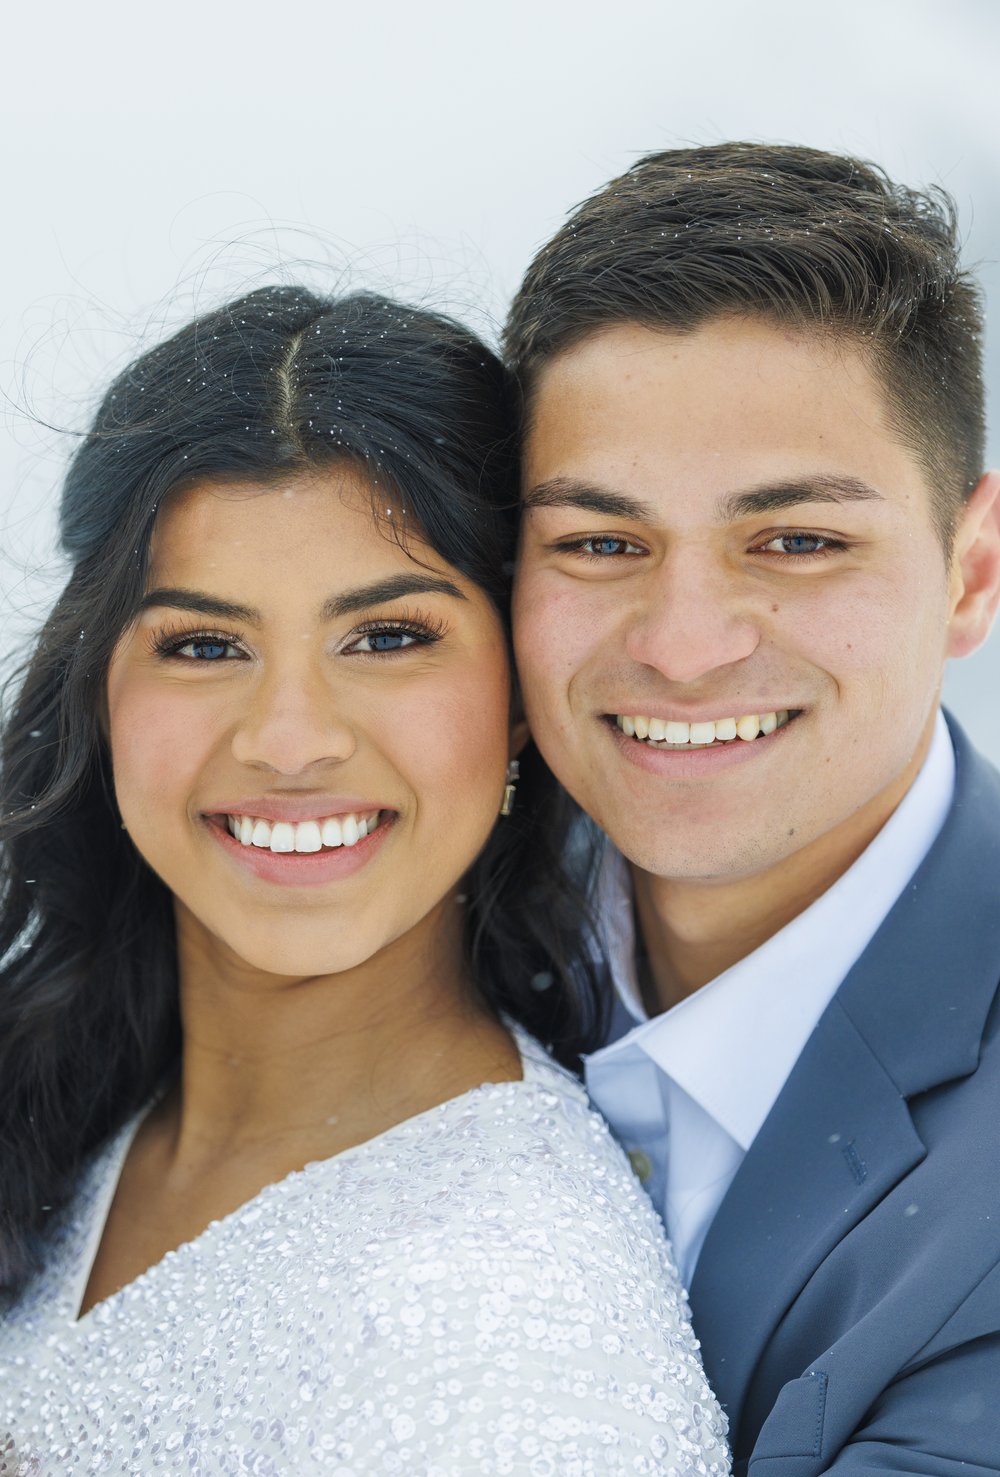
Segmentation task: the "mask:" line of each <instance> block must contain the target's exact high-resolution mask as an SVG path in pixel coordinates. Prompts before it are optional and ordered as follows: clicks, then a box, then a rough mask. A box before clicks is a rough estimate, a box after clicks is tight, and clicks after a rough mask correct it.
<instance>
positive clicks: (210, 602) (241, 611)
mask: <svg viewBox="0 0 1000 1477" xmlns="http://www.w3.org/2000/svg"><path fill="white" fill-rule="evenodd" d="M156 606H160V607H164V606H165V607H166V608H167V609H168V610H191V611H194V612H195V613H196V614H197V615H214V616H217V617H218V618H219V620H223V621H242V622H243V623H244V624H245V625H248V626H259V625H260V622H261V614H260V611H259V610H253V609H252V608H251V607H250V606H249V605H234V604H233V602H232V601H231V600H219V599H218V598H217V597H216V596H215V595H203V594H202V593H201V591H200V590H182V589H179V588H174V587H167V588H163V589H159V590H150V591H149V593H148V594H147V595H143V597H142V600H141V601H140V602H139V609H140V611H143V610H151V609H153V608H154V607H156Z"/></svg>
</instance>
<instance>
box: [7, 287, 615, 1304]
mask: <svg viewBox="0 0 1000 1477" xmlns="http://www.w3.org/2000/svg"><path fill="white" fill-rule="evenodd" d="M345 464H347V465H350V466H351V467H353V468H355V469H356V470H358V471H359V472H360V473H361V474H362V476H363V477H364V478H365V479H366V480H367V481H368V483H369V484H370V485H371V486H372V487H373V488H375V489H377V494H376V495H375V496H374V497H373V516H375V517H377V518H378V520H379V522H380V525H381V526H382V527H383V528H384V529H385V530H386V536H387V537H396V538H399V539H402V540H403V541H404V542H405V540H406V538H407V537H408V535H409V534H411V533H412V534H415V535H419V537H420V539H422V540H424V541H425V542H426V544H428V545H430V547H431V548H433V549H434V550H435V551H436V552H437V553H438V554H439V555H440V556H441V557H442V558H443V559H444V560H445V561H446V562H447V563H448V564H450V565H451V566H452V567H454V568H455V569H457V570H459V571H460V572H461V573H462V574H463V575H465V576H466V577H467V578H468V579H469V580H470V581H472V582H473V583H475V584H476V585H477V586H478V587H479V588H480V589H482V590H483V591H484V592H485V593H486V594H487V596H488V597H489V598H490V600H491V601H492V602H493V604H494V606H495V608H496V609H497V611H498V612H499V613H500V616H501V619H502V621H503V624H504V627H505V629H507V628H508V625H509V612H508V602H509V584H510V570H511V560H512V559H513V554H514V548H515V541H516V531H517V490H516V445H515V436H514V403H513V393H512V389H511V383H510V380H509V377H508V375H507V373H506V371H505V370H504V368H503V366H502V364H501V363H500V361H499V360H498V359H497V358H496V356H495V355H494V354H492V353H490V351H489V350H488V349H486V348H485V346H484V345H483V344H482V343H481V342H480V341H479V340H478V339H477V338H476V337H475V336H474V335H472V334H470V333H468V332H467V331H466V330H465V329H463V328H461V327H460V326H459V325H458V324H456V323H453V322H452V321H451V320H449V319H447V318H444V317H441V316H439V315H437V314H434V313H429V312H424V311H419V310H416V309H412V308H408V307H404V306H402V305H400V304H398V303H394V302H392V301H390V300H388V299H386V298H382V297H379V296H376V295H372V294H354V295H351V296H348V297H344V298H341V299H332V300H331V299H325V298H321V297H318V296H316V295H314V294H312V293H309V292H306V291H304V290H302V289H299V288H264V289H261V290H259V291H257V292H254V293H251V294H250V295H249V296H247V297H244V298H242V299H240V300H238V301H236V302H233V303H230V304H228V305H227V306H225V307H223V308H221V309H219V310H218V311H217V312H214V313H210V314H208V315H206V316H205V317H203V318H200V319H198V320H196V321H195V322H193V323H191V324H189V325H188V326H187V327H186V328H184V329H182V330H181V331H180V332H179V333H178V334H176V335H174V337H172V338H171V339H169V340H167V341H166V342H164V343H162V344H160V345H158V346H157V347H155V348H153V349H152V350H150V351H149V352H148V353H146V354H144V355H143V356H142V357H141V358H139V359H138V360H136V362H135V363H134V364H132V365H131V366H130V367H129V368H128V369H126V370H125V371H124V373H123V374H122V375H120V376H119V377H118V379H117V380H116V381H115V383H114V384H113V385H112V386H111V388H110V390H109V391H108V393H107V395H106V396H105V398H104V400H103V402H102V404H101V405H100V408H99V409H98V411H97V415H96V417H95V420H94V424H93V426H92V428H91V430H90V432H89V433H88V435H87V436H86V437H85V438H84V440H83V441H82V442H81V444H80V446H79V448H78V450H77V452H76V454H75V456H74V458H73V460H72V463H71V465H70V467H69V471H68V473H67V476H66V479H65V483H64V488H63V495H62V503H61V525H60V526H61V534H62V542H63V547H64V549H65V551H66V553H67V554H68V556H69V558H70V560H71V562H72V573H71V576H70V580H69V583H68V585H67V587H66V589H65V590H64V592H63V594H62V596H61V597H60V599H59V600H58V602H57V603H56V605H55V608H54V609H53V611H52V614H51V616H50V617H49V619H48V621H47V623H46V625H45V627H44V629H43V631H42V632H41V634H40V636H39V639H38V641H37V643H36V645H35V649H34V652H33V654H32V656H31V658H30V660H29V662H28V664H27V667H26V670H25V672H24V674H23V677H22V678H21V679H20V685H19V690H18V691H17V692H16V694H15V697H14V700H13V703H12V706H11V709H10V713H9V717H8V720H7V723H6V726H5V731H4V736H3V746H2V752H0V1288H2V1287H7V1288H8V1289H11V1290H15V1289H17V1288H18V1287H20V1286H21V1285H23V1283H24V1280H25V1278H26V1277H27V1276H28V1275H29V1273H30V1271H31V1270H32V1268H33V1266H34V1265H35V1264H36V1262H37V1260H38V1256H39V1249H40V1246H41V1244H42V1241H43V1238H44V1234H45V1230H46V1226H47V1225H48V1224H49V1223H50V1218H51V1215H52V1213H53V1211H54V1210H56V1209H58V1207H59V1206H60V1205H61V1204H62V1203H63V1202H65V1201H66V1199H67V1198H68V1196H69V1195H70V1194H71V1193H72V1191H73V1189H74V1187H75V1185H76V1183H77V1180H78V1177H79V1173H80V1170H81V1167H82V1166H83V1164H84V1163H85V1161H86V1159H87V1158H88V1156H89V1155H90V1154H91V1153H92V1152H93V1151H94V1150H95V1149H96V1148H97V1146H98V1145H100V1144H101V1143H102V1142H103V1141H104V1140H105V1139H106V1138H107V1137H108V1135H109V1134H111V1133H113V1132H114V1131H115V1130H116V1129H117V1128H118V1127H119V1126H120V1125H121V1124H122V1123H124V1122H125V1121H126V1119H127V1118H128V1117H129V1116H130V1115H131V1114H133V1113H134V1112H136V1111H137V1110H138V1108H139V1107H140V1106H141V1105H142V1104H143V1103H144V1102H146V1101H148V1099H149V1097H150V1095H151V1093H152V1092H153V1091H154V1089H155V1088H156V1086H157V1084H158V1083H159V1082H161V1081H162V1080H163V1079H164V1077H165V1076H166V1075H167V1074H169V1073H170V1072H171V1071H173V1070H174V1069H175V1068H176V1065H177V1062H178V1058H179V1052H180V1046H181V1032H180V1020H179V1002H178V979H177V955H176V940H175V922H174V911H173V900H172V897H171V894H170V892H169V890H168V889H167V887H166V886H165V884H164V883H163V882H162V881H161V880H160V878H159V877H158V876H156V874H155V873H154V872H153V871H152V870H151V868H150V867H149V866H148V865H147V864H146V862H145V861H144V860H143V858H142V857H141V856H140V855H139V853H138V851H137V850H136V848H135V846H134V845H133V843H132V841H131V839H130V838H129V836H128V835H127V833H126V832H125V831H124V830H123V828H122V825H121V822H120V818H119V815H118V810H117V806H116V804H115V800H114V795H113V783H112V774H111V763H110V756H109V753H108V750H107V745H106V743H105V739H104V736H103V733H102V731H101V723H100V714H101V712H102V706H103V702H104V692H105V686H106V678H107V672H108V667H109V664H110V661H111V657H112V654H113V652H114V649H115V647H116V645H117V643H118V641H119V640H120V638H121V636H122V635H123V633H124V632H125V631H126V630H127V629H128V628H129V626H130V625H131V624H132V622H133V621H134V620H135V618H136V615H137V614H138V611H139V607H140V602H141V599H142V596H143V594H144V592H145V587H146V580H147V567H148V561H149V550H150V540H151V538H152V535H153V530H154V527H155V524H156V518H157V513H158V510H159V509H160V507H161V506H162V505H163V503H164V501H165V500H166V499H168V498H170V497H171V496H172V494H174V493H175V492H177V491H178V490H180V489H182V488H184V487H186V486H189V485H191V484H192V483H194V482H198V481H205V480H211V479H213V478H226V479H227V480H229V481H234V480H237V481H238V480H239V479H241V478H242V479H245V480H246V481H247V482H248V483H253V484H255V485H260V484H262V483H263V484H266V483H267V482H268V481H273V480H276V479H286V478H287V477H288V476H289V475H290V474H292V475H294V474H296V473H302V472H314V471H316V470H317V469H322V468H324V467H330V466H337V465H341V466H342V465H345ZM383 489H385V491H386V492H387V493H388V494H390V495H391V498H392V505H393V517H392V519H391V520H389V519H387V518H385V517H384V508H382V506H381V493H382V490H383ZM376 504H378V506H376ZM572 814H573V812H572V807H571V804H570V802H569V801H568V799H567V798H566V797H565V796H564V794H563V792H562V791H561V790H560V788H559V787H558V786H557V785H556V783H555V781H554V779H553V778H552V776H551V774H550V773H549V772H548V770H547V769H546V767H545V766H544V764H543V763H542V761H541V759H540V757H539V756H538V755H537V753H535V752H533V751H532V750H530V749H529V752H528V753H527V754H526V755H524V756H522V767H521V781H520V783H519V786H518V805H517V810H516V812H515V816H514V817H512V818H511V821H508V822H502V823H499V824H498V825H497V826H496V827H495V828H494V830H493V832H492V834H491V836H490V838H489V840H488V841H487V844H486V847H485V848H484V850H483V852H482V854H481V855H480V856H479V857H478V858H477V859H476V860H475V862H474V863H473V865H472V867H471V869H470V872H469V874H468V877H467V879H466V883H465V886H464V891H465V893H466V895H467V903H466V909H465V913H466V933H465V944H466V951H467V956H468V963H469V971H470V976H471V978H472V979H473V980H474V981H475V983H476V986H477V988H478V989H479V991H480V993H481V995H482V997H483V999H484V1000H485V1001H486V1002H487V1004H488V1005H489V1006H490V1007H491V1008H492V1009H493V1010H494V1011H495V1012H496V1013H497V1014H501V1013H506V1014H508V1015H510V1016H512V1017H514V1018H515V1019H517V1020H519V1021H521V1022H522V1023H523V1024H524V1025H525V1026H526V1027H527V1028H528V1030H530V1031H532V1032H533V1033H534V1034H535V1035H537V1036H539V1037H540V1038H541V1039H542V1040H544V1041H546V1042H548V1043H549V1044H550V1045H551V1047H552V1049H553V1050H554V1052H555V1053H556V1055H557V1056H558V1057H559V1058H560V1059H561V1060H563V1061H564V1062H566V1063H567V1064H577V1063H578V1059H579V1053H580V1052H581V1051H582V1050H584V1049H586V1048H587V1047H588V1046H589V1045H590V1044H591V1043H592V1042H593V1041H594V1040H596V1037H597V1034H598V1033H599V1031H600V1028H601V1016H602V1011H603V1006H602V1003H601V1001H602V993H601V991H600V989H599V981H598V977H597V970H596V965H595V963H594V961H593V959H592V957H591V955H590V953H589V950H588V948H587V947H586V942H585V939H584V934H583V928H584V920H585V918H586V903H585V900H584V896H583V894H582V892H581V891H580V890H578V889H577V888H576V887H575V886H574V884H573V883H572V882H571V880H570V878H569V877H568V875H567V874H566V872H565V871H564V870H563V861H562V855H561V848H562V838H563V836H564V834H565V831H566V827H567V826H568V825H569V824H570V820H571V817H572ZM543 987H544V988H543Z"/></svg>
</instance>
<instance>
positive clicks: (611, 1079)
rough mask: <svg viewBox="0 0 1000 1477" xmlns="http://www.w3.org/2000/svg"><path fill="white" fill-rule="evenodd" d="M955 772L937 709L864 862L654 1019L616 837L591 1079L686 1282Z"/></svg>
mask: <svg viewBox="0 0 1000 1477" xmlns="http://www.w3.org/2000/svg"><path fill="white" fill-rule="evenodd" d="M954 784H955V755H954V750H953V748H952V744H951V739H950V737H949V735H948V729H947V725H946V724H945V721H944V718H943V716H942V715H941V714H940V713H939V714H938V718H937V723H936V726H935V730H934V736H933V740H932V743H931V747H930V750H929V752H928V755H927V758H926V760H925V761H924V764H923V766H922V768H921V770H920V773H919V774H918V775H917V778H916V779H915V781H914V782H913V784H912V785H911V787H910V789H909V790H908V791H907V793H906V795H905V796H904V797H903V800H902V801H901V802H900V804H899V805H898V806H897V808H896V810H895V811H894V812H893V814H892V815H891V816H890V818H889V820H888V821H887V822H886V824H885V825H884V826H883V827H882V829H881V831H879V833H878V835H877V836H876V837H875V838H874V840H873V841H872V842H871V844H870V845H869V846H868V847H867V849H866V850H865V851H864V852H863V853H862V854H861V856H860V857H859V858H858V860H857V861H856V862H855V863H854V864H853V866H851V867H850V868H849V869H848V870H847V871H846V872H845V873H844V874H843V876H841V877H839V878H838V879H837V881H836V882H835V883H834V884H833V886H832V887H830V888H829V889H828V890H827V891H826V892H825V893H823V895H822V896H821V897H819V898H817V900H816V901H815V902H814V903H813V904H812V905H811V906H810V907H808V908H807V909H806V910H805V911H804V912H802V913H800V914H799V915H798V917H796V918H793V919H792V921H791V923H789V924H787V925H786V927H785V928H783V929H781V931H780V932H779V933H776V934H774V935H773V937H771V938H770V939H768V940H767V941H766V942H765V943H764V944H762V945H761V946H760V948H759V949H756V950H754V952H753V953H752V954H749V955H747V957H746V958H745V959H741V960H740V961H739V962H738V963H737V964H734V965H733V966H732V968H731V969H727V970H726V971H725V972H724V973H723V974H721V975H719V976H717V978H716V979H714V980H711V981H710V982H709V983H708V984H707V985H705V986H703V987H702V989H700V990H698V991H696V993H695V994H693V995H690V996H689V997H688V998H687V999H685V1000H682V1001H681V1002H680V1003H679V1004H678V1005H675V1006H674V1007H673V1009H671V1010H669V1011H666V1012H665V1013H664V1014H663V1015H659V1016H655V1017H653V1018H652V1019H650V1018H649V1017H648V1016H647V1014H646V1011H645V1008H644V1006H643V1003H642V999H641V996H640V992H639V987H638V982H637V978H636V968H635V926H634V920H633V910H632V906H631V881H630V877H629V869H628V864H627V863H626V862H625V860H624V858H623V857H622V856H621V854H620V853H619V852H617V851H615V850H614V849H613V848H612V849H609V852H608V855H607V857H606V858H605V862H604V864H603V866H602V871H601V875H600V878H599V882H598V916H599V919H600V923H601V929H602V934H603V942H604V947H605V949H606V950H607V954H608V957H609V959H610V961H611V968H612V974H613V978H614V982H615V988H616V992H617V1001H616V1007H615V1018H614V1022H613V1028H612V1033H611V1035H612V1039H611V1041H610V1043H609V1044H608V1045H607V1046H605V1047H603V1048H602V1049H601V1050H600V1051H597V1052H595V1053H593V1054H592V1055H591V1056H590V1057H588V1058H587V1060H586V1062H585V1069H586V1081H587V1088H588V1091H589V1092H590V1095H591V1098H592V1099H593V1101H594V1103H595V1104H596V1106H597V1107H598V1108H599V1109H600V1111H601V1112H602V1113H603V1115H604V1117H605V1118H606V1119H607V1120H608V1122H609V1123H610V1125H611V1127H612V1129H613V1130H614V1132H615V1134H616V1136H617V1137H618V1139H619V1140H620V1141H621V1142H622V1144H623V1145H624V1146H625V1148H626V1150H627V1151H628V1153H629V1157H630V1158H631V1160H632V1164H633V1167H634V1168H635V1170H636V1173H637V1174H638V1175H639V1177H640V1179H641V1180H642V1181H643V1183H644V1184H645V1186H646V1189H647V1191H648V1192H649V1194H650V1196H651V1197H652V1199H653V1203H654V1204H655V1205H656V1207H657V1209H658V1210H659V1212H660V1214H661V1216H662V1218H663V1221H664V1223H665V1225H666V1228H667V1232H668V1234H669V1236H670V1239H671V1241H672V1242H673V1247H674V1255H675V1257H676V1260H677V1265H678V1268H679V1270H680V1273H681V1277H682V1279H683V1281H684V1282H685V1283H686V1284H690V1281H691V1277H692V1275H693V1273H694V1269H695V1266H696V1264H697V1261H698V1255H699V1253H700V1251H701V1248H702V1244H703V1243H704V1240H705V1236H706V1233H707V1231H708V1228H709V1226H710V1225H711V1223H712V1219H713V1217H714V1216H715V1213H716V1211H717V1210H718V1208H719V1206H720V1205H721V1203H722V1200H723V1197H724V1196H725V1193H726V1191H727V1190H728V1188H729V1186H730V1184H731V1183H732V1180H733V1177H734V1176H735V1174H736V1171H737V1169H738V1168H739V1166H740V1164H741V1163H742V1161H743V1158H744V1156H745V1154H746V1152H747V1150H748V1149H749V1147H750V1145H751V1144H752V1142H753V1140H754V1138H755V1137H756V1135H757V1133H758V1131H759V1130H760V1128H761V1126H762V1124H763V1122H764V1120H765V1118H766V1117H767V1115H768V1113H769V1112H770V1111H771V1108H772V1106H773V1105H774V1102H775V1100H776V1098H777V1097H778V1094H779V1093H780V1092H781V1089H782V1087H783V1086H784V1084H785V1082H786V1080H787V1078H788V1076H789V1073H790V1072H791V1070H792V1068H793V1067H794V1065H795V1063H796V1061H797V1060H798V1057H799V1054H800V1052H801V1051H802V1048H803V1047H804V1046H805V1044H806V1041H807V1040H808V1038H809V1036H810V1035H811V1034H812V1032H813V1030H814V1028H815V1026H816V1024H817V1022H818V1021H819V1018H820V1016H821V1015H822V1014H823V1012H824V1010H825V1009H826V1007H827V1006H828V1005H829V1003H830V1000H831V999H832V998H833V996H834V994H835V993H836V991H837V989H838V988H839V986H840V984H841V982H842V981H843V979H844V977H845V975H846V974H847V972H848V971H849V970H850V968H851V966H852V965H853V964H854V963H855V962H856V961H857V959H858V958H859V957H860V955H861V954H862V953H863V952H864V950H865V948H866V947H867V946H868V944H869V943H870V941H871V939H872V938H873V936H874V935H875V933H876V932H877V931H878V928H879V926H880V925H881V923H882V921H883V919H884V918H885V917H886V915H887V913H888V912H889V910H890V908H891V907H892V906H893V904H894V903H895V902H896V900H897V898H898V897H899V896H900V894H901V893H902V891H903V889H904V888H905V887H906V885H907V883H908V882H909V881H910V879H911V877H912V876H913V874H914V872H915V871H916V870H917V868H918V867H919V865H920V863H921V862H922V861H923V859H924V857H925V856H926V854H927V852H928V851H929V850H930V847H931V845H932V843H933V842H934V840H935V838H936V837H937V835H938V832H939V831H940V829H941V826H942V825H943V823H944V819H945V816H946V815H947V813H948V810H949V807H950V805H951V801H952V796H953V793H954Z"/></svg>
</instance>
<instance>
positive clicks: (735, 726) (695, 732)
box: [614, 708, 802, 749]
mask: <svg viewBox="0 0 1000 1477" xmlns="http://www.w3.org/2000/svg"><path fill="white" fill-rule="evenodd" d="M801 712H802V709H801V708H780V709H778V710H777V711H776V712H775V711H772V712H767V713H744V714H741V716H740V717H739V718H709V719H706V720H702V721H700V722H696V723H686V722H682V721H679V720H676V719H669V718H667V719H664V718H652V717H648V716H645V715H642V714H628V713H617V714H615V715H614V721H615V723H616V724H617V725H618V727H619V728H620V729H621V731H622V733H624V734H625V735H627V737H628V738H634V739H638V740H639V742H640V743H645V744H648V745H649V746H650V748H656V749H704V748H708V746H709V745H710V744H727V743H733V742H737V743H753V741H754V740H755V739H757V738H759V737H761V736H763V737H765V738H766V737H767V735H768V734H771V733H774V732H775V731H776V730H777V729H779V728H784V726H785V724H786V723H789V722H791V720H792V719H793V718H797V717H798V715H799V713H801Z"/></svg>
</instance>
